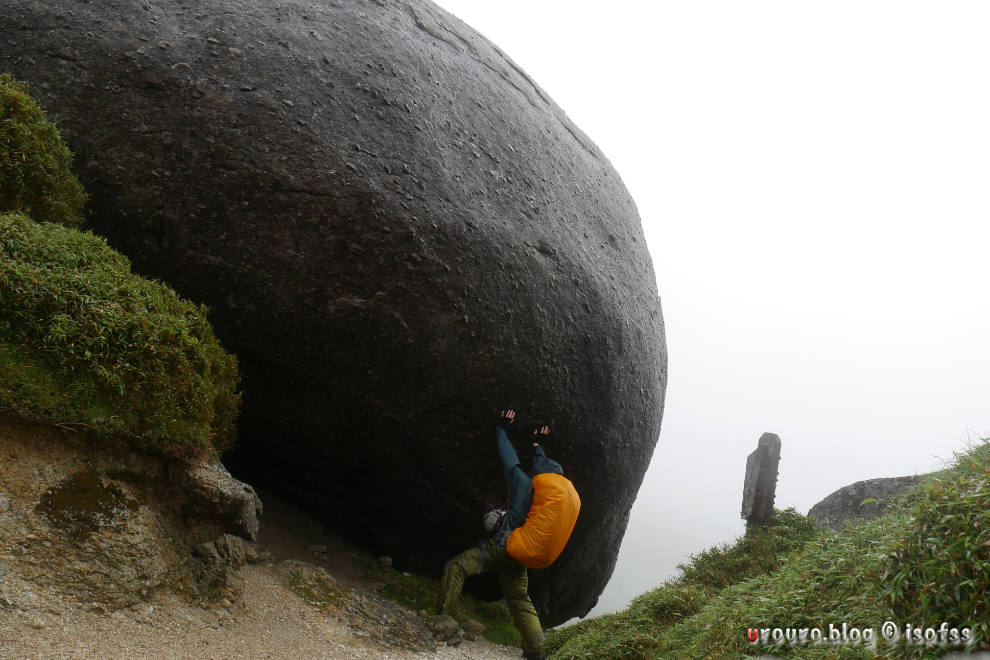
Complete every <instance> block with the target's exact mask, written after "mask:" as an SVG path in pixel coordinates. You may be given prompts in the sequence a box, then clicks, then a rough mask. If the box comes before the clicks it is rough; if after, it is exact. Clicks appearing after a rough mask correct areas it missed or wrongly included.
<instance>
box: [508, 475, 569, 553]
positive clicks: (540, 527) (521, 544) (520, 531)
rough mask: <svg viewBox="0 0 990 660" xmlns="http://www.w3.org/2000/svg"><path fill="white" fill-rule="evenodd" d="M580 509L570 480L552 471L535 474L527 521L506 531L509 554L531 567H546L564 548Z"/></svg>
mask: <svg viewBox="0 0 990 660" xmlns="http://www.w3.org/2000/svg"><path fill="white" fill-rule="evenodd" d="M580 510H581V498H580V497H578V494H577V491H576V490H574V485H573V484H572V483H571V482H570V480H568V479H566V478H565V477H564V476H562V475H559V474H553V473H544V474H538V475H536V476H535V477H533V503H532V504H531V505H530V507H529V513H528V514H527V515H526V522H525V523H523V524H522V526H520V527H517V528H516V529H514V530H512V533H511V534H509V540H508V542H507V543H506V546H505V549H506V550H507V551H508V553H509V556H510V557H512V558H513V559H515V560H516V561H518V562H519V563H520V564H523V565H524V566H528V567H530V568H536V569H540V568H546V567H547V566H549V565H550V564H552V563H553V562H554V561H556V560H557V557H559V556H560V553H561V552H563V551H564V546H565V545H567V541H568V539H570V538H571V532H572V531H574V523H576V522H577V517H578V512H579V511H580Z"/></svg>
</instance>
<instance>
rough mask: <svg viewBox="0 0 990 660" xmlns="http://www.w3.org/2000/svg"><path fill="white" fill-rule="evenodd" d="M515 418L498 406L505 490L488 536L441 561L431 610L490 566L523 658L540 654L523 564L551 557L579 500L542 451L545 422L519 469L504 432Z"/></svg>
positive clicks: (443, 608) (542, 564) (450, 604)
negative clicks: (526, 465) (528, 461)
mask: <svg viewBox="0 0 990 660" xmlns="http://www.w3.org/2000/svg"><path fill="white" fill-rule="evenodd" d="M515 418H516V413H515V411H514V410H511V409H508V410H503V411H502V412H501V414H500V415H499V419H498V424H497V426H496V428H495V442H496V448H497V451H498V456H499V458H500V460H501V462H502V469H503V473H504V475H505V481H506V485H507V486H508V489H509V499H508V502H507V504H506V506H505V508H504V512H501V511H496V512H495V513H494V515H492V512H489V513H488V514H486V516H485V527H486V529H488V530H489V531H491V532H493V535H492V536H491V537H490V538H488V539H486V540H484V541H482V542H481V543H479V544H478V546H476V547H473V548H470V549H469V550H465V551H464V552H462V553H461V554H459V555H457V556H456V557H454V558H452V559H451V560H450V561H448V562H447V563H446V565H445V566H444V569H443V575H442V576H441V578H440V601H439V604H438V608H437V609H438V614H440V615H451V614H453V613H454V612H455V611H456V609H457V601H458V600H459V598H460V594H461V589H462V588H463V587H464V580H465V579H466V578H467V577H468V576H470V575H476V574H479V573H483V572H486V571H495V572H496V574H497V576H498V581H499V586H500V587H501V588H502V594H503V595H504V596H505V601H506V603H507V604H508V606H509V611H510V612H511V614H512V622H513V623H514V624H515V626H516V628H517V629H518V630H519V633H520V635H522V640H523V657H524V658H530V659H533V658H536V659H539V658H543V657H544V655H543V628H542V627H541V626H540V618H539V616H538V615H537V613H536V608H535V607H534V606H533V601H532V600H530V598H529V591H528V587H529V577H528V574H527V572H526V568H527V566H528V567H530V568H536V569H539V568H546V567H547V566H549V565H550V564H552V563H553V562H554V561H555V560H556V559H557V557H558V556H559V555H560V553H561V552H562V551H563V549H564V546H565V545H566V544H567V541H568V539H569V538H570V535H571V531H572V530H573V529H574V524H575V522H576V521H577V515H578V512H579V511H580V508H581V500H580V498H579V497H578V495H577V492H576V491H575V490H574V486H573V485H572V484H571V482H570V481H568V480H567V479H566V478H564V476H563V474H564V471H563V469H562V468H561V467H560V464H559V463H557V462H556V461H554V460H552V459H549V458H547V457H546V454H545V452H544V451H543V447H542V445H541V444H540V443H541V441H542V440H543V439H544V438H546V436H547V435H549V433H550V427H549V426H547V425H545V424H544V425H540V426H538V427H537V428H536V429H535V430H534V431H533V438H532V440H533V465H532V468H531V469H530V471H529V474H527V473H526V472H524V471H523V469H522V468H521V467H520V465H519V456H518V455H517V454H516V450H515V449H514V448H513V447H512V443H511V442H509V437H508V433H507V431H508V428H509V426H510V425H511V424H512V423H513V422H514V421H515ZM503 513H504V515H503Z"/></svg>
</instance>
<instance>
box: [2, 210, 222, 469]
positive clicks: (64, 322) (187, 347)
mask: <svg viewBox="0 0 990 660" xmlns="http://www.w3.org/2000/svg"><path fill="white" fill-rule="evenodd" d="M206 311H207V310H206V308H205V307H203V306H198V305H194V304H192V303H190V302H188V301H185V300H182V299H180V298H179V297H178V296H177V295H176V294H175V292H174V291H172V290H171V289H170V288H168V287H167V286H165V285H164V284H161V283H159V282H153V281H150V280H146V279H144V278H141V277H139V276H137V275H134V274H132V273H131V269H130V262H129V261H128V260H127V258H126V257H124V256H122V255H120V254H119V253H117V252H115V251H113V250H112V249H110V248H109V247H108V246H107V245H106V243H105V241H103V240H102V239H100V238H98V237H96V236H93V235H92V234H90V233H83V232H80V231H77V230H75V229H70V228H67V227H63V226H60V225H57V224H52V223H36V222H34V221H32V220H30V219H29V218H27V217H25V216H23V215H19V214H4V215H0V407H6V408H12V409H14V410H15V411H17V412H18V413H20V414H22V415H24V416H27V417H32V418H36V419H41V420H44V421H48V422H53V423H59V424H65V425H69V426H77V427H81V428H85V429H88V430H90V431H91V432H93V433H94V434H95V435H97V436H119V435H122V436H127V437H129V438H131V439H132V440H133V441H134V442H136V443H137V444H138V445H140V446H141V447H143V448H145V449H148V450H152V451H155V452H159V453H165V454H171V455H177V456H191V455H195V454H200V453H203V452H213V451H215V452H219V451H222V450H223V449H225V448H227V447H229V446H230V444H231V443H232V442H233V440H234V436H235V426H234V422H235V418H236V415H237V411H238V407H239V403H240V396H239V394H238V393H237V391H236V386H237V383H238V370H237V361H236V359H235V358H234V357H233V356H232V355H230V354H228V353H226V352H225V351H224V350H223V348H222V347H221V346H220V343H219V341H218V340H217V338H216V337H215V336H214V334H213V331H212V329H211V327H210V324H209V322H208V321H207V319H206Z"/></svg>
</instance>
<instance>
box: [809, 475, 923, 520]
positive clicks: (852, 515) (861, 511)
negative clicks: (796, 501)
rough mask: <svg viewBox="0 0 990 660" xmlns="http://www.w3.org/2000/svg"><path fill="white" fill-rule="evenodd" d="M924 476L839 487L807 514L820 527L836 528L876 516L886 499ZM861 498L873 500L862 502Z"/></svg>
mask: <svg viewBox="0 0 990 660" xmlns="http://www.w3.org/2000/svg"><path fill="white" fill-rule="evenodd" d="M922 478H924V475H914V476H910V477H888V478H881V479H866V480H865V481H857V482H856V483H854V484H850V485H849V486H843V487H842V488H840V489H839V490H837V491H835V492H834V493H832V494H831V495H829V496H828V497H826V498H825V499H823V500H822V501H821V502H819V503H818V504H816V505H815V506H813V507H811V509H810V510H809V511H808V517H809V518H812V519H813V520H814V521H815V523H816V524H817V525H818V526H819V527H821V528H822V529H840V528H841V527H842V526H843V525H845V524H846V523H848V522H852V521H862V520H872V519H873V518H876V517H878V516H880V515H881V514H882V513H883V512H884V511H885V510H886V509H887V505H888V502H889V501H890V500H891V499H892V498H894V497H896V496H898V495H901V494H902V493H905V492H907V490H908V489H910V488H911V487H912V486H914V485H915V484H916V483H918V482H919V481H920V480H921V479H922ZM865 500H873V501H870V502H865V503H864V501H865Z"/></svg>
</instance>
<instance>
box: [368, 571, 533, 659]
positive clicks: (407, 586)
mask: <svg viewBox="0 0 990 660" xmlns="http://www.w3.org/2000/svg"><path fill="white" fill-rule="evenodd" d="M354 559H355V562H356V563H357V564H358V566H359V567H360V568H361V572H362V577H364V579H365V580H369V581H372V582H380V583H382V585H383V586H382V587H381V588H380V589H379V591H378V594H379V595H380V596H382V597H384V598H387V599H389V600H391V601H393V602H395V603H398V604H399V605H403V606H404V607H408V608H409V609H411V610H414V611H419V610H423V611H426V612H431V613H432V612H434V611H435V610H436V607H437V601H438V594H439V593H440V584H439V582H438V581H437V580H434V579H432V578H429V577H425V576H422V575H416V574H415V573H408V572H402V571H398V570H395V569H394V568H391V567H387V566H383V565H382V564H381V563H379V562H378V561H376V560H374V559H373V558H371V557H367V556H364V555H357V556H355V558H354ZM453 616H454V618H455V619H456V620H457V622H458V623H460V624H461V625H463V624H464V622H465V621H467V620H468V619H474V620H476V621H479V622H481V623H482V624H484V626H485V632H484V636H485V639H487V640H489V641H491V642H494V643H495V644H505V645H508V646H521V645H522V637H521V636H520V635H519V631H518V630H516V627H515V625H514V624H513V623H512V615H511V614H510V612H509V608H508V607H507V606H506V605H505V603H502V602H496V603H486V602H484V601H480V600H478V599H477V598H474V597H472V596H471V595H469V594H462V595H461V599H460V611H459V612H456V613H454V614H453Z"/></svg>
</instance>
